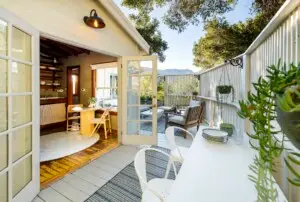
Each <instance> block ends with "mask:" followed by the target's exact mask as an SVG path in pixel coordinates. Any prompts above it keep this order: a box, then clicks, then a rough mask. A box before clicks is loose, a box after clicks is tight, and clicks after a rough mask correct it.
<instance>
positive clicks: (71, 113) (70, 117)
mask: <svg viewBox="0 0 300 202" xmlns="http://www.w3.org/2000/svg"><path fill="white" fill-rule="evenodd" d="M76 107H77V108H81V109H82V108H83V104H77V105H68V107H67V128H66V130H67V132H68V131H72V126H73V124H69V121H77V122H78V123H77V125H78V127H79V128H78V129H79V130H80V111H77V110H74V108H76Z"/></svg>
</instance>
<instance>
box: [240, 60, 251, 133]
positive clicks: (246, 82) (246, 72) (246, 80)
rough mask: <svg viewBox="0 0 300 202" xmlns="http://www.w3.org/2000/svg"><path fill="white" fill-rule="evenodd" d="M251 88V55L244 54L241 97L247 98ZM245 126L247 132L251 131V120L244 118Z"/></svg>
mask: <svg viewBox="0 0 300 202" xmlns="http://www.w3.org/2000/svg"><path fill="white" fill-rule="evenodd" d="M250 88H251V60H250V55H247V54H244V55H243V69H242V71H241V88H240V95H241V99H243V100H245V99H247V98H248V92H249V91H250ZM242 128H244V130H245V132H250V122H249V121H248V120H246V119H245V120H244V126H243V127H242Z"/></svg>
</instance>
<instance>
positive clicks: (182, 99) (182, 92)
mask: <svg viewBox="0 0 300 202" xmlns="http://www.w3.org/2000/svg"><path fill="white" fill-rule="evenodd" d="M159 80H160V82H163V83H164V84H163V87H164V105H166V106H187V105H188V104H189V101H190V99H191V98H192V93H193V92H194V91H196V92H199V76H198V75H194V74H185V75H168V76H163V77H161V78H160V79H159Z"/></svg>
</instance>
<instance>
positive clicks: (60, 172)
mask: <svg viewBox="0 0 300 202" xmlns="http://www.w3.org/2000/svg"><path fill="white" fill-rule="evenodd" d="M117 136H118V135H117V133H116V132H113V133H112V134H109V135H108V137H107V140H105V138H104V134H102V133H101V135H100V140H99V141H98V142H97V143H96V144H94V145H93V146H90V147H89V148H87V149H85V150H83V151H80V152H77V153H75V154H72V155H70V156H66V157H64V158H60V159H56V160H52V161H47V162H42V163H41V164H40V183H41V189H43V188H46V187H47V186H49V185H50V184H51V183H53V182H55V181H57V180H59V179H61V178H62V177H63V176H65V175H66V174H68V173H71V172H73V171H74V170H76V169H78V168H80V167H82V166H84V165H86V164H88V163H89V162H91V161H93V160H94V159H96V158H98V157H100V156H102V155H103V154H105V153H106V152H108V151H110V150H112V149H115V148H117V147H118V146H119V143H118V139H117Z"/></svg>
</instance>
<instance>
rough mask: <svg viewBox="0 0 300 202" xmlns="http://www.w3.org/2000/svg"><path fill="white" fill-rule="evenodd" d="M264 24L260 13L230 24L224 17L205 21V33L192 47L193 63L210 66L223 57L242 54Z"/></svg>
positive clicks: (203, 66)
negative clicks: (243, 20)
mask: <svg viewBox="0 0 300 202" xmlns="http://www.w3.org/2000/svg"><path fill="white" fill-rule="evenodd" d="M266 24H267V19H266V18H264V17H263V16H262V15H258V16H256V17H255V18H254V19H248V20H246V22H238V23H236V24H232V25H230V24H229V23H228V22H227V21H226V20H225V19H224V18H221V19H213V20H211V21H209V22H207V23H206V25H205V26H204V29H205V31H206V35H205V36H204V37H202V38H200V39H199V41H198V42H196V43H195V44H194V47H193V54H194V64H195V65H196V66H199V67H202V68H211V67H213V66H215V65H216V64H220V63H222V62H223V61H224V59H228V58H232V57H234V56H237V55H239V54H242V53H243V52H244V51H245V50H246V49H247V47H249V45H250V44H251V43H252V42H253V41H254V39H255V38H256V37H257V35H258V34H259V33H260V32H261V30H262V29H263V27H264V26H265V25H266Z"/></svg>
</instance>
